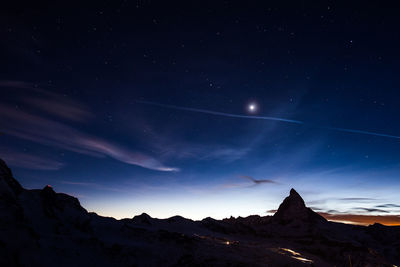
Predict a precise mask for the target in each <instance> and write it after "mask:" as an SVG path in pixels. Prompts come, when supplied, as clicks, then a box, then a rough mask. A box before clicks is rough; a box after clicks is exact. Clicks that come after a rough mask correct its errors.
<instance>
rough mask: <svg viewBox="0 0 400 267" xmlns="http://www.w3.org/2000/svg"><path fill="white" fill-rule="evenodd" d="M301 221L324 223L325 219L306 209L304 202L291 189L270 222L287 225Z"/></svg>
mask: <svg viewBox="0 0 400 267" xmlns="http://www.w3.org/2000/svg"><path fill="white" fill-rule="evenodd" d="M296 221H297V222H298V221H301V222H302V223H316V222H325V221H326V219H325V218H323V217H322V216H321V215H319V214H317V213H316V212H314V211H313V210H312V209H310V208H307V207H306V205H305V203H304V200H303V199H302V197H301V196H300V195H299V193H297V192H296V190H294V189H293V188H292V189H291V190H290V195H289V196H288V197H286V198H285V200H283V202H282V204H281V205H280V206H279V208H278V210H277V212H276V213H275V214H274V216H273V217H272V222H275V223H280V224H288V223H291V222H296Z"/></svg>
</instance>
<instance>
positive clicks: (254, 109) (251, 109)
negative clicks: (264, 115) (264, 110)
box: [247, 103, 257, 113]
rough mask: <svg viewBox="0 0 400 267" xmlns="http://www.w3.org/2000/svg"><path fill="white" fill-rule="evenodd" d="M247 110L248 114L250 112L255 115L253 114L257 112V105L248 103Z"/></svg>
mask: <svg viewBox="0 0 400 267" xmlns="http://www.w3.org/2000/svg"><path fill="white" fill-rule="evenodd" d="M247 110H248V112H250V113H255V112H257V104H256V103H250V104H248V106H247Z"/></svg>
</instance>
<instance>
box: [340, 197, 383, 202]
mask: <svg viewBox="0 0 400 267" xmlns="http://www.w3.org/2000/svg"><path fill="white" fill-rule="evenodd" d="M337 200H341V201H353V202H365V201H366V202H369V201H375V200H377V199H376V198H368V197H345V198H338V199H337Z"/></svg>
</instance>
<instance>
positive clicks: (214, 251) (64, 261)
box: [0, 160, 400, 266]
mask: <svg viewBox="0 0 400 267" xmlns="http://www.w3.org/2000/svg"><path fill="white" fill-rule="evenodd" d="M0 248H1V249H0V266H394V265H399V264H400V227H388V226H383V225H380V224H375V225H371V226H368V227H365V226H356V225H346V224H341V223H334V222H329V221H327V220H325V219H324V218H323V217H321V216H320V215H318V214H317V213H315V212H314V211H312V210H311V209H310V208H307V207H306V206H305V204H304V201H303V199H302V198H301V196H300V195H299V194H298V193H297V192H296V191H295V190H294V189H292V190H290V195H289V196H288V197H287V198H286V199H285V200H284V201H283V203H282V204H281V205H280V206H279V209H278V210H277V212H276V213H275V214H274V215H273V216H257V215H253V216H249V217H246V218H242V217H238V218H232V217H231V218H229V219H223V220H215V219H212V218H206V219H204V220H201V221H192V220H189V219H185V218H183V217H181V216H174V217H171V218H169V219H165V220H161V219H155V218H152V217H150V216H149V215H147V214H145V213H144V214H142V215H139V216H135V217H133V218H132V219H122V220H116V219H114V218H108V217H102V216H99V215H97V214H95V213H89V212H87V211H86V210H85V209H84V208H83V207H82V206H81V205H80V203H79V200H78V199H77V198H75V197H72V196H69V195H67V194H63V193H56V192H55V191H54V190H53V188H51V187H50V186H45V187H44V188H43V189H41V190H40V189H35V190H27V189H24V188H22V186H21V185H20V184H19V183H18V181H17V180H16V179H15V178H14V177H13V175H12V172H11V170H10V169H9V168H8V167H7V165H6V164H5V162H4V161H2V160H0Z"/></svg>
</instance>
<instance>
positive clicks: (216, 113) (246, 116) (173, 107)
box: [136, 100, 303, 124]
mask: <svg viewBox="0 0 400 267" xmlns="http://www.w3.org/2000/svg"><path fill="white" fill-rule="evenodd" d="M136 102H137V103H140V104H145V105H152V106H157V107H163V108H170V109H176V110H185V111H192V112H198V113H205V114H211V115H217V116H224V117H230V118H240V119H253V120H270V121H283V122H289V123H296V124H303V122H302V121H296V120H288V119H283V118H276V117H265V116H248V115H239V114H232V113H225V112H218V111H212V110H206V109H198V108H187V107H179V106H174V105H165V104H160V103H155V102H149V101H141V100H137V101H136Z"/></svg>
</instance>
